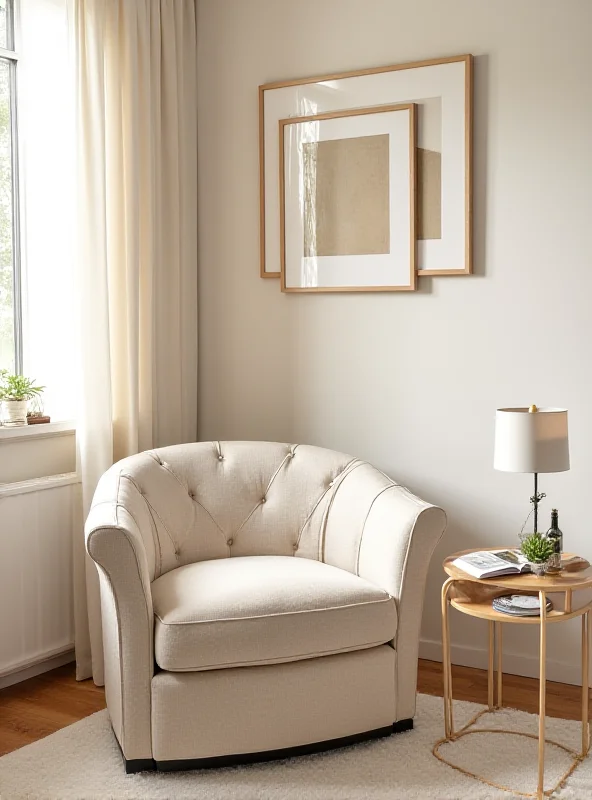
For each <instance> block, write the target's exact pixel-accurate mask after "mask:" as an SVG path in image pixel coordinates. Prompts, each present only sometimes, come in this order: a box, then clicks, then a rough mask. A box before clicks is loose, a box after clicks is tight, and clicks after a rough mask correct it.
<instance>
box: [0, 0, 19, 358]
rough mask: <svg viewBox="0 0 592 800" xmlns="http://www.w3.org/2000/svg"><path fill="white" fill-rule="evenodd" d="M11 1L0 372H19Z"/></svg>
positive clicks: (4, 48) (4, 79)
mask: <svg viewBox="0 0 592 800" xmlns="http://www.w3.org/2000/svg"><path fill="white" fill-rule="evenodd" d="M13 12H14V6H13V0H0V369H8V370H9V371H11V372H20V371H21V369H22V336H21V329H22V326H21V291H20V286H21V282H20V258H19V253H20V248H19V226H18V220H19V204H18V163H17V137H16V65H17V55H16V53H15V50H14V13H13Z"/></svg>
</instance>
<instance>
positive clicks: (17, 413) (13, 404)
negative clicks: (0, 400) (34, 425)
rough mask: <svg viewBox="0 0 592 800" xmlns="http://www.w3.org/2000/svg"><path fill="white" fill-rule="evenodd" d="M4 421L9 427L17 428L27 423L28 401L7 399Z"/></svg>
mask: <svg viewBox="0 0 592 800" xmlns="http://www.w3.org/2000/svg"><path fill="white" fill-rule="evenodd" d="M3 421H4V424H5V425H6V426H7V427H9V428H10V427H12V428H17V427H20V426H21V425H26V424H27V401H26V400H5V401H4V414H3Z"/></svg>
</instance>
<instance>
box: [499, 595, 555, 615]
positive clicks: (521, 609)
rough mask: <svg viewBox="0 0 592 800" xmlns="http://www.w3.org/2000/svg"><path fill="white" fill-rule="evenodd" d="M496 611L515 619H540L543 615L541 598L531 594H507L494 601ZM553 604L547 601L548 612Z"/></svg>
mask: <svg viewBox="0 0 592 800" xmlns="http://www.w3.org/2000/svg"><path fill="white" fill-rule="evenodd" d="M493 608H494V611H501V612H502V613H503V614H512V615H513V616H515V617H538V616H540V613H541V604H540V602H539V598H538V597H536V596H534V595H530V594H505V595H503V597H496V598H494V600H493ZM552 608H553V603H552V602H551V601H550V600H547V612H549V611H551V609H552Z"/></svg>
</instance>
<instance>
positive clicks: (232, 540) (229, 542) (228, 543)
mask: <svg viewBox="0 0 592 800" xmlns="http://www.w3.org/2000/svg"><path fill="white" fill-rule="evenodd" d="M226 544H227V545H228V547H232V545H233V544H234V539H229V540H228V541H227V542H226Z"/></svg>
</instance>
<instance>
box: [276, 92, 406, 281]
mask: <svg viewBox="0 0 592 800" xmlns="http://www.w3.org/2000/svg"><path fill="white" fill-rule="evenodd" d="M381 134H388V136H389V226H390V253H385V254H380V255H343V256H312V257H306V256H305V255H304V217H305V213H304V193H303V187H302V173H303V152H302V150H303V144H304V143H305V142H324V141H330V140H332V139H353V138H358V137H361V136H379V135H381ZM278 146H279V138H278ZM410 151H411V141H410V111H409V109H406V108H405V109H400V110H398V111H386V112H383V113H376V114H365V115H362V116H351V117H335V118H333V119H327V120H311V121H310V122H300V123H294V124H293V125H286V126H285V127H284V180H285V198H286V199H285V210H284V224H285V228H284V235H285V253H286V255H285V283H286V288H288V289H291V288H316V287H327V288H329V287H333V288H335V287H340V286H343V287H355V286H397V287H399V286H411V284H412V273H411V256H412V250H413V246H414V244H413V242H412V240H411V203H412V185H411V175H410V161H411V152H410Z"/></svg>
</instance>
